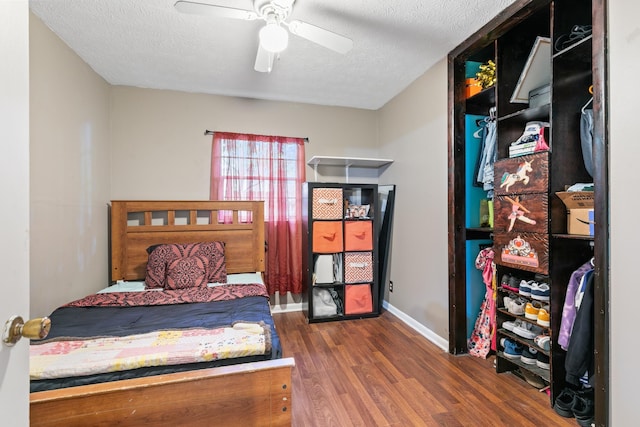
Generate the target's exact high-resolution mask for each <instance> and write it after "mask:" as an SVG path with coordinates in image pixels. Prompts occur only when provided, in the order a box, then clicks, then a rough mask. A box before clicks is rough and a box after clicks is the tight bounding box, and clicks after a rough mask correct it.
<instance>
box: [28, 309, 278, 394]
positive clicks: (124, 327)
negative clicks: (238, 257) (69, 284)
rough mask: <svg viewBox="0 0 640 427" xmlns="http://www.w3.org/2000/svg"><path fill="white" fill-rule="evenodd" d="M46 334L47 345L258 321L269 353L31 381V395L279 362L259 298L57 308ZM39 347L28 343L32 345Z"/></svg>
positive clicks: (275, 338) (267, 315) (275, 336)
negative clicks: (264, 327) (268, 341)
mask: <svg viewBox="0 0 640 427" xmlns="http://www.w3.org/2000/svg"><path fill="white" fill-rule="evenodd" d="M50 319H51V331H50V332H49V335H48V336H47V338H46V340H50V339H54V338H61V337H73V338H78V337H95V336H126V335H132V334H141V333H145V332H151V331H153V330H158V329H179V328H194V327H205V328H215V327H222V326H230V325H232V324H233V323H234V322H238V321H244V322H259V321H262V322H264V323H265V324H267V325H269V326H270V329H271V349H272V350H271V352H270V353H269V354H265V355H264V356H249V357H242V358H236V359H229V360H217V361H214V362H208V363H194V364H187V365H174V366H159V367H150V368H141V369H134V370H130V371H122V372H113V373H107V374H99V375H89V376H84V377H74V378H61V379H52V380H39V381H31V391H43V390H52V389H57V388H63V387H72V386H78V385H85V384H94V383H99V382H107V381H115V380H120V379H129V378H138V377H144V376H150V375H158V374H166V373H172V372H182V371H188V370H194V369H202V368H210V367H214V366H224V365H230V364H237V363H245V362H253V361H259V360H267V359H277V358H280V357H282V348H281V345H280V339H279V337H278V334H277V333H276V330H275V325H274V322H273V318H272V317H271V311H270V306H269V301H268V300H267V299H266V298H265V297H262V296H251V297H245V298H240V299H234V300H226V301H215V302H202V303H188V304H175V305H159V306H138V307H61V308H58V309H56V310H55V311H54V312H53V313H52V314H51V316H50ZM37 343H38V341H32V345H37Z"/></svg>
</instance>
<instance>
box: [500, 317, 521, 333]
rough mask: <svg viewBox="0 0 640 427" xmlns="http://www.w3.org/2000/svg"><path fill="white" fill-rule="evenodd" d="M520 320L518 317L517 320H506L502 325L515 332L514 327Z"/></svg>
mask: <svg viewBox="0 0 640 427" xmlns="http://www.w3.org/2000/svg"><path fill="white" fill-rule="evenodd" d="M518 321H519V320H518V319H516V320H506V321H504V322H502V327H503V328H504V329H506V330H507V331H511V332H513V328H514V327H515V325H516V322H518Z"/></svg>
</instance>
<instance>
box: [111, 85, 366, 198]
mask: <svg viewBox="0 0 640 427" xmlns="http://www.w3.org/2000/svg"><path fill="white" fill-rule="evenodd" d="M111 93H112V108H111V123H112V130H113V132H112V151H111V159H112V160H111V168H112V169H111V170H112V173H111V176H112V191H111V195H112V198H113V199H169V200H172V199H175V200H189V199H208V198H209V176H210V170H211V166H210V163H211V159H210V157H211V140H212V137H211V136H204V131H205V129H209V130H217V131H226V132H246V133H253V134H261V135H286V136H293V137H307V138H309V141H310V142H309V143H308V144H307V145H306V146H305V151H306V156H307V159H309V158H311V157H312V156H314V155H323V156H326V155H329V156H358V157H374V156H376V155H377V147H376V140H377V126H376V117H377V116H376V112H374V111H369V110H359V109H353V108H335V107H322V106H314V105H307V104H296V103H288V102H275V101H259V100H252V99H245V98H232V97H225V96H214V95H204V94H193V93H184V92H174V91H163V90H151V89H140V88H133V87H124V86H117V87H113V88H112V91H111ZM330 172H333V171H330ZM313 176H314V175H313V170H312V169H311V168H308V171H307V178H308V180H313V179H314V178H313ZM332 178H333V177H332ZM340 178H341V177H337V178H335V179H340ZM342 178H343V177H342ZM327 179H329V178H327V177H322V178H320V177H319V180H322V181H325V180H327ZM353 179H354V178H352V181H353Z"/></svg>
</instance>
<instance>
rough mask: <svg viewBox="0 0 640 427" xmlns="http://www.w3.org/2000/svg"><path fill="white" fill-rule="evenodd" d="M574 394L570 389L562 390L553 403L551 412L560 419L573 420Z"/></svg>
mask: <svg viewBox="0 0 640 427" xmlns="http://www.w3.org/2000/svg"><path fill="white" fill-rule="evenodd" d="M575 397H576V392H575V390H572V389H570V388H564V389H562V391H561V392H560V394H559V395H558V397H556V401H555V402H554V403H553V410H554V411H556V413H557V414H558V415H560V416H562V417H565V418H573V417H574V415H573V409H572V408H573V403H574V401H575Z"/></svg>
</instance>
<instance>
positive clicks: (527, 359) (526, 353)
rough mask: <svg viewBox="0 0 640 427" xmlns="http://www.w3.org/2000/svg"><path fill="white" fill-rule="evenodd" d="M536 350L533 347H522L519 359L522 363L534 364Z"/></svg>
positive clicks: (536, 354)
mask: <svg viewBox="0 0 640 427" xmlns="http://www.w3.org/2000/svg"><path fill="white" fill-rule="evenodd" d="M537 356H538V350H536V349H535V348H533V347H524V348H523V349H522V355H521V356H520V360H522V363H526V364H527V365H535V364H536V361H537Z"/></svg>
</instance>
